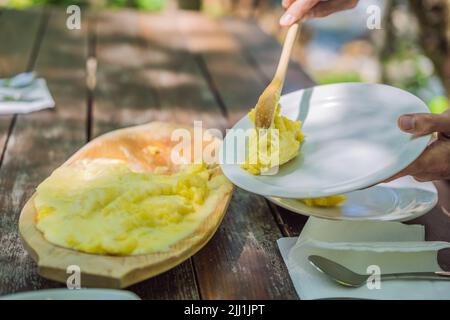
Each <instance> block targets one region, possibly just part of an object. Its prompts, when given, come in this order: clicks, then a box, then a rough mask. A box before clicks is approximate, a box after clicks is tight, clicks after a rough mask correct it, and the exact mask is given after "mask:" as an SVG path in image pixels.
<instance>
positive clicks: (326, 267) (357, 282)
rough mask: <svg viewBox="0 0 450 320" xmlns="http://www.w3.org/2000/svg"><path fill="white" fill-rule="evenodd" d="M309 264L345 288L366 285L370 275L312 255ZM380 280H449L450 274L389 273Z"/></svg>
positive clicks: (437, 272) (381, 276)
mask: <svg viewBox="0 0 450 320" xmlns="http://www.w3.org/2000/svg"><path fill="white" fill-rule="evenodd" d="M308 260H309V262H311V264H312V265H313V266H314V267H316V269H317V270H319V271H321V272H323V273H324V274H326V275H327V276H329V277H330V278H331V279H333V280H334V281H336V282H337V283H339V284H340V285H343V286H346V287H354V288H357V287H361V286H363V285H365V284H366V283H367V279H369V277H370V276H371V275H370V274H359V273H356V272H353V271H352V270H350V269H348V268H346V267H344V266H343V265H341V264H339V263H337V262H334V261H332V260H330V259H327V258H324V257H321V256H316V255H312V256H309V257H308ZM380 279H381V280H396V279H411V280H412V279H420V280H450V272H446V271H436V272H405V273H390V274H381V275H380Z"/></svg>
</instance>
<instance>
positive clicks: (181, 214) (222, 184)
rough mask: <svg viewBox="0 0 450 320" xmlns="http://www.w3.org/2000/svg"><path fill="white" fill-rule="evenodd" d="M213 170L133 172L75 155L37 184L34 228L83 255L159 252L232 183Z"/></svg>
mask: <svg viewBox="0 0 450 320" xmlns="http://www.w3.org/2000/svg"><path fill="white" fill-rule="evenodd" d="M213 170H214V169H207V168H206V167H205V166H204V165H190V166H186V167H184V168H183V169H181V170H180V172H178V173H174V174H172V175H164V174H158V173H148V172H133V171H132V170H130V169H129V168H128V167H127V165H126V164H125V162H123V161H119V160H110V159H96V160H81V161H78V162H76V163H75V164H72V165H70V166H65V167H61V168H59V169H57V170H55V171H54V172H53V174H52V175H51V176H50V177H49V178H47V179H46V180H45V181H43V182H42V183H41V184H40V185H39V186H38V188H37V192H36V197H35V199H34V205H35V208H36V210H37V228H38V229H39V230H40V231H41V232H43V234H44V237H45V238H46V239H47V240H48V241H49V242H51V243H53V244H56V245H59V246H62V247H67V248H72V249H76V250H79V251H83V252H88V253H100V254H113V255H134V254H143V253H152V252H158V251H165V250H168V249H169V248H170V246H171V245H172V244H174V243H176V242H177V241H179V240H181V239H183V238H185V237H186V236H188V235H189V234H191V233H192V232H194V231H195V229H196V228H197V227H198V226H199V224H200V223H201V222H202V220H203V219H204V218H205V217H206V216H207V215H208V214H210V213H211V212H212V210H214V208H215V205H216V204H217V202H218V201H219V200H220V199H221V198H220V197H223V196H224V194H225V193H226V192H228V191H229V190H230V188H231V186H230V184H229V182H228V181H227V180H226V178H225V177H223V176H222V175H216V176H213Z"/></svg>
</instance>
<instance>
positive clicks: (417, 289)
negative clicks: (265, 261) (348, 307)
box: [278, 217, 450, 300]
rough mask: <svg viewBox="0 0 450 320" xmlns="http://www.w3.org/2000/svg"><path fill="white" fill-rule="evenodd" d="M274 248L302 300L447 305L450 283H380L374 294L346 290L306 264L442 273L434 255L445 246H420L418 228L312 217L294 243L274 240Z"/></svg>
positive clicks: (421, 231)
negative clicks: (320, 259)
mask: <svg viewBox="0 0 450 320" xmlns="http://www.w3.org/2000/svg"><path fill="white" fill-rule="evenodd" d="M278 246H279V248H280V251H281V255H282V256H283V259H284V261H285V263H286V265H287V266H288V270H289V274H290V276H291V278H292V281H293V283H294V287H295V289H296V291H297V294H298V295H299V296H300V298H301V299H305V300H310V299H326V298H360V299H385V300H389V299H411V300H416V299H450V281H430V280H389V281H382V282H381V287H380V288H379V289H369V287H368V286H362V287H360V288H347V287H343V286H341V285H339V284H337V283H335V282H334V281H332V280H330V279H329V278H328V277H327V276H326V275H324V274H323V273H321V272H320V271H318V270H317V269H316V268H315V267H313V266H312V265H311V264H310V262H309V261H308V259H307V257H308V256H310V255H313V254H314V255H321V256H324V257H326V258H329V259H331V260H334V261H336V262H338V263H341V264H343V265H344V266H346V267H348V268H350V269H352V270H353V271H356V272H359V273H362V274H367V273H368V272H367V268H368V267H369V266H374V265H375V266H378V267H379V268H380V269H381V273H393V272H408V271H411V272H414V271H418V272H419V271H441V270H442V269H441V268H440V267H439V265H438V263H437V252H438V251H439V250H440V249H444V248H449V247H450V243H447V242H427V241H425V231H424V227H423V226H419V225H404V224H402V223H400V222H384V221H383V222H378V221H363V222H359V221H358V222H356V221H355V222H353V221H330V220H322V219H318V218H314V217H311V218H309V220H308V222H307V223H306V225H305V227H304V229H303V231H302V233H301V235H300V237H299V238H298V239H297V238H282V239H279V240H278Z"/></svg>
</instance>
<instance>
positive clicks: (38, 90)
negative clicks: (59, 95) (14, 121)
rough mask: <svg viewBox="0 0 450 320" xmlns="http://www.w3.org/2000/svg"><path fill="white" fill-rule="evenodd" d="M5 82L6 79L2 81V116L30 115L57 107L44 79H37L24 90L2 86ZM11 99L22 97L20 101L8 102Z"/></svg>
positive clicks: (0, 104) (0, 89) (0, 100)
mask: <svg viewBox="0 0 450 320" xmlns="http://www.w3.org/2000/svg"><path fill="white" fill-rule="evenodd" d="M3 81H4V79H0V115H5V114H14V113H29V112H33V111H38V110H42V109H46V108H53V107H54V106H55V101H54V100H53V98H52V95H51V94H50V91H49V90H48V87H47V83H46V81H45V80H44V79H36V80H35V81H33V82H32V84H30V85H29V86H27V87H23V88H10V87H7V86H2V84H3ZM5 97H8V98H5ZM11 97H20V99H19V100H17V101H8V100H11Z"/></svg>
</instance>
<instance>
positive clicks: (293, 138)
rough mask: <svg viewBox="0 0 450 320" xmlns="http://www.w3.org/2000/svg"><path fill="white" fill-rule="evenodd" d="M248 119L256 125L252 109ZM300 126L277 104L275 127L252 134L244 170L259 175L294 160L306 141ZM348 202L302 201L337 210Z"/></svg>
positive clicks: (333, 199) (339, 198) (337, 198)
mask: <svg viewBox="0 0 450 320" xmlns="http://www.w3.org/2000/svg"><path fill="white" fill-rule="evenodd" d="M248 116H249V118H250V121H251V122H252V123H253V125H255V109H252V110H251V111H250V113H249V115H248ZM301 125H302V123H301V121H293V120H289V119H288V118H286V117H285V116H281V115H280V105H279V104H278V106H277V110H276V112H275V117H274V121H273V124H272V126H271V127H270V128H269V129H268V130H266V131H260V132H258V130H257V129H256V128H255V129H254V130H252V132H251V133H250V137H249V143H248V146H247V149H248V152H247V157H246V161H245V163H244V164H242V165H241V167H242V168H243V169H244V170H246V171H248V172H249V173H251V174H253V175H259V174H261V173H264V172H265V171H268V170H270V169H271V168H273V167H275V166H281V165H283V164H285V163H286V162H288V161H290V160H292V159H293V158H295V157H296V156H297V155H298V154H299V151H300V146H301V144H302V142H303V140H304V135H303V133H302V131H301ZM271 129H275V131H271ZM345 200H346V197H345V196H344V195H336V196H331V197H321V198H314V199H299V201H302V202H303V203H305V204H306V205H307V206H310V207H336V206H338V205H340V204H341V203H343V202H344V201H345Z"/></svg>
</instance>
